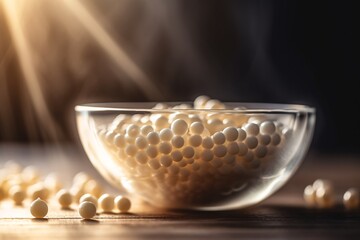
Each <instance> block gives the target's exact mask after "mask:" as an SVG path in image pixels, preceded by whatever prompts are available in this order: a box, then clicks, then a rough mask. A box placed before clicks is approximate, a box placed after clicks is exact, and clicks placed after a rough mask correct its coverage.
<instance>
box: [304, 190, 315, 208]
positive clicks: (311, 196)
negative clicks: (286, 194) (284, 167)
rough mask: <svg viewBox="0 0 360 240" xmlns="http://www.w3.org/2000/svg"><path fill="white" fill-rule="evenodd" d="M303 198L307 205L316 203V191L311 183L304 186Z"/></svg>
mask: <svg viewBox="0 0 360 240" xmlns="http://www.w3.org/2000/svg"><path fill="white" fill-rule="evenodd" d="M303 198H304V200H305V203H306V204H307V205H308V206H315V205H316V191H315V189H314V188H313V186H312V185H308V186H306V187H305V189H304V194H303Z"/></svg>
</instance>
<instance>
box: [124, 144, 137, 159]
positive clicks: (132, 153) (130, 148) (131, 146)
mask: <svg viewBox="0 0 360 240" xmlns="http://www.w3.org/2000/svg"><path fill="white" fill-rule="evenodd" d="M137 151H138V149H137V147H136V146H135V145H134V144H129V145H127V146H126V147H125V153H126V154H127V155H128V156H131V157H133V156H135V154H136V153H137Z"/></svg>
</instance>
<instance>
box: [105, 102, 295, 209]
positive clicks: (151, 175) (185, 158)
mask: <svg viewBox="0 0 360 240" xmlns="http://www.w3.org/2000/svg"><path fill="white" fill-rule="evenodd" d="M154 109H156V111H154V112H151V113H149V114H134V115H126V114H121V115H119V116H117V117H116V118H115V119H114V120H113V122H112V123H111V124H109V125H108V126H106V127H104V128H102V129H99V137H100V139H101V140H102V142H103V143H104V146H105V147H106V148H107V149H108V152H110V153H111V155H112V156H111V157H112V159H114V161H113V162H114V163H115V164H116V165H117V166H118V170H117V171H119V173H120V175H123V176H126V179H123V180H124V181H125V180H127V181H131V184H130V185H131V187H132V188H133V189H129V190H132V191H134V192H137V191H141V192H142V193H143V194H142V195H147V196H148V197H149V198H151V199H154V198H155V199H157V200H156V201H159V202H172V204H173V205H176V204H177V203H179V204H187V203H195V204H201V203H202V202H203V201H208V199H209V196H210V195H211V198H212V199H214V200H216V198H219V199H221V198H223V196H224V195H229V194H231V193H232V192H236V191H238V189H240V188H239V186H241V185H243V184H246V181H247V180H246V179H249V178H251V177H255V176H257V175H258V174H259V171H261V170H264V169H266V167H267V166H268V164H269V162H270V161H271V160H272V159H273V158H274V156H276V154H277V153H279V152H280V151H281V149H282V148H283V147H284V145H285V144H286V141H285V140H286V139H288V137H290V135H291V131H290V130H288V129H287V128H286V127H285V126H284V124H282V123H280V122H278V121H277V120H276V119H269V118H266V117H265V116H264V115H261V114H253V115H251V116H250V115H245V114H243V113H242V112H241V111H239V112H236V111H234V109H233V110H232V111H224V110H225V109H226V106H225V104H223V103H221V102H220V101H218V100H214V99H210V98H208V97H206V96H200V97H198V98H196V100H195V102H194V108H192V107H191V106H188V105H178V106H174V107H173V108H170V107H168V106H167V105H165V104H157V105H156V106H155V107H154ZM239 176H241V177H239ZM155 189H156V190H155ZM169 198H170V199H169ZM162 200H164V201H162Z"/></svg>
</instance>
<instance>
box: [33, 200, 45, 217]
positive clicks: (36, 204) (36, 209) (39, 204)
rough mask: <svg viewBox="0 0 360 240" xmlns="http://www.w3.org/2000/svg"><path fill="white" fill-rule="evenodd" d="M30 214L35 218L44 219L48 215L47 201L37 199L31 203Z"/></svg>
mask: <svg viewBox="0 0 360 240" xmlns="http://www.w3.org/2000/svg"><path fill="white" fill-rule="evenodd" d="M30 212H31V215H33V216H34V217H35V218H43V217H45V216H46V214H47V213H48V206H47V204H46V202H45V201H43V200H41V199H40V198H37V199H36V200H34V201H33V202H32V203H31V205H30Z"/></svg>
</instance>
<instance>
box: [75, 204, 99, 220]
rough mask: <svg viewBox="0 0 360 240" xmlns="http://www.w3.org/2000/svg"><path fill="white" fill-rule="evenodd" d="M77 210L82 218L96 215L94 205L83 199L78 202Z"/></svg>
mask: <svg viewBox="0 0 360 240" xmlns="http://www.w3.org/2000/svg"><path fill="white" fill-rule="evenodd" d="M78 212H79V215H80V216H81V217H82V218H83V219H91V218H93V217H94V216H95V215H96V206H95V205H94V204H93V203H92V202H89V201H84V202H82V203H80V205H79V209H78Z"/></svg>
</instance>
